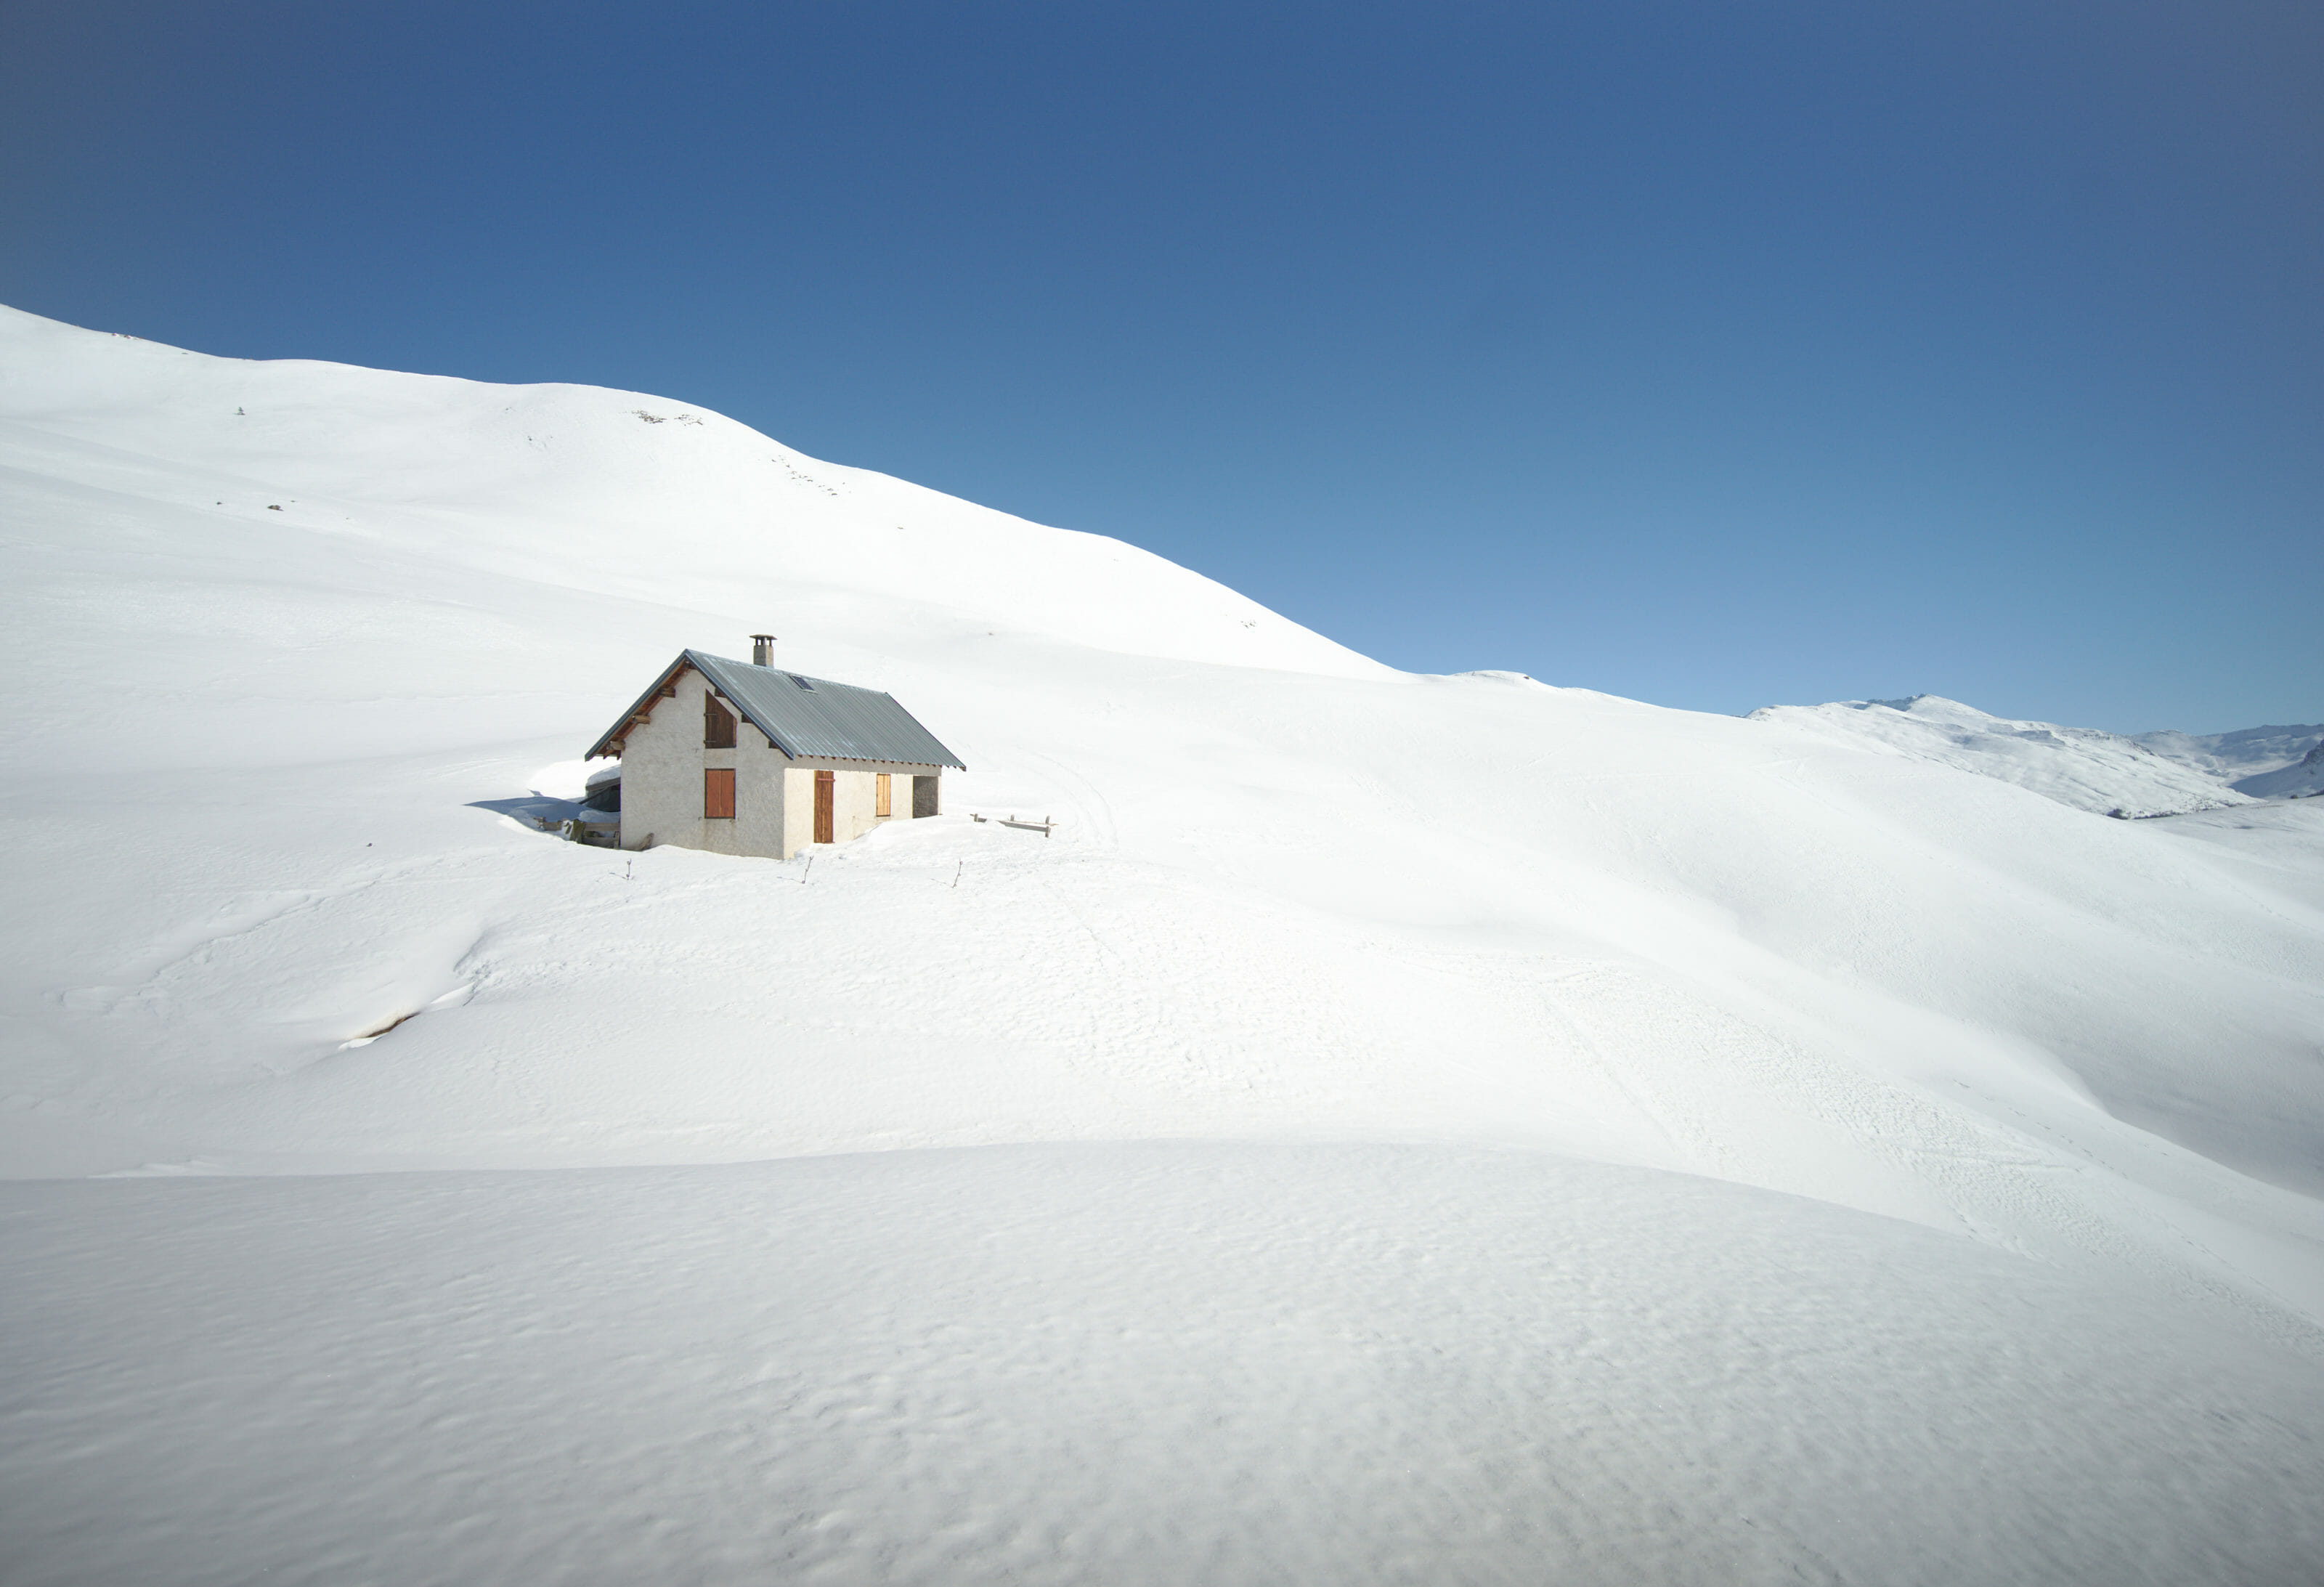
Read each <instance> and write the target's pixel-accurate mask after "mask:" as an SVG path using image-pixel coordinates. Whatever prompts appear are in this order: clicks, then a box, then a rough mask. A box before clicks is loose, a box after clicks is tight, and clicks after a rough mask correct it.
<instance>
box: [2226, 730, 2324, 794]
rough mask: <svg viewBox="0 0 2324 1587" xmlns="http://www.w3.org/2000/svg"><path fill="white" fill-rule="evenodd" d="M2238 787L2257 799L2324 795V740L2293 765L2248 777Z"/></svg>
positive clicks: (2237, 784)
mask: <svg viewBox="0 0 2324 1587" xmlns="http://www.w3.org/2000/svg"><path fill="white" fill-rule="evenodd" d="M2236 789H2237V790H2238V791H2240V792H2243V793H2247V794H2249V795H2251V796H2252V798H2257V799H2310V798H2315V797H2316V796H2317V795H2318V794H2324V743H2318V744H2317V745H2316V747H2315V748H2313V749H2311V750H2310V751H2309V752H2308V753H2307V754H2306V755H2304V756H2302V757H2301V759H2300V760H2299V761H2296V762H2294V763H2293V764H2292V765H2290V766H2285V767H2282V768H2280V769H2278V770H2273V771H2263V772H2261V773H2260V774H2259V775H2258V776H2256V777H2246V778H2244V779H2243V780H2241V781H2239V782H2237V783H2236Z"/></svg>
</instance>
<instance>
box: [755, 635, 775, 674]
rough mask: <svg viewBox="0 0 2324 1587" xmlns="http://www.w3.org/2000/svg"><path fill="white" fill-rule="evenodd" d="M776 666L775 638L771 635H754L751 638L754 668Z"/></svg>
mask: <svg viewBox="0 0 2324 1587" xmlns="http://www.w3.org/2000/svg"><path fill="white" fill-rule="evenodd" d="M774 664H775V636H774V635H773V634H771V633H754V634H752V636H751V665H752V666H753V667H772V666H773V665H774Z"/></svg>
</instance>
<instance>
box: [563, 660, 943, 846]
mask: <svg viewBox="0 0 2324 1587" xmlns="http://www.w3.org/2000/svg"><path fill="white" fill-rule="evenodd" d="M751 641H752V645H751V658H752V659H751V660H750V661H749V662H747V663H745V662H742V661H734V660H728V659H727V658H725V657H724V656H712V655H705V653H704V652H702V651H700V650H687V651H685V652H683V653H682V654H680V655H679V657H678V660H675V661H673V662H671V663H670V664H669V667H667V668H665V669H663V671H662V674H661V676H660V677H659V678H656V679H655V680H654V683H653V686H652V687H650V688H648V689H647V690H646V692H645V693H644V694H642V695H640V696H639V697H638V700H637V703H636V704H635V705H633V706H631V707H630V708H629V709H628V710H627V711H625V712H623V713H622V718H621V720H620V721H618V722H616V723H615V724H613V726H612V727H611V728H610V729H608V730H607V731H606V732H605V734H604V736H603V737H601V738H599V739H598V740H597V742H596V743H595V744H593V745H591V746H590V749H589V755H590V758H591V759H593V760H595V759H596V758H598V757H600V756H604V755H619V756H620V757H621V759H622V787H621V835H622V837H621V841H622V847H623V848H628V849H635V848H643V847H645V846H646V845H647V844H678V846H680V847H682V848H689V849H708V850H711V851H712V852H713V853H721V854H765V855H770V856H772V857H774V858H777V859H784V860H788V859H789V858H790V857H791V856H792V855H793V854H795V853H798V852H799V850H801V849H803V848H805V847H807V844H810V843H845V842H847V841H848V840H850V839H851V838H856V837H861V836H862V835H863V834H865V833H867V832H869V831H871V829H872V828H873V827H874V826H879V825H880V824H881V822H883V821H888V820H891V819H900V818H905V817H915V816H933V815H935V814H936V812H937V810H938V809H939V808H941V807H942V804H943V798H942V794H941V789H942V780H943V777H944V770H945V767H947V766H952V767H958V768H960V770H967V768H966V767H964V766H962V765H961V762H960V758H959V757H958V756H956V755H954V753H953V752H951V751H950V750H948V749H946V748H945V746H944V745H943V744H942V743H938V742H937V741H936V735H935V734H932V733H930V732H929V731H928V730H927V728H925V727H923V726H921V725H920V724H919V722H918V719H917V718H915V717H914V716H913V715H912V714H911V713H910V712H909V711H907V710H905V709H904V707H903V706H900V705H898V704H897V703H896V699H895V697H894V696H892V695H886V694H881V693H879V692H878V691H876V690H873V689H868V688H857V687H854V686H853V685H852V684H844V683H833V682H831V681H830V680H829V679H827V678H807V677H803V676H801V675H800V674H798V673H796V672H785V671H783V670H782V669H779V668H778V667H776V666H775V665H774V664H773V660H772V650H773V644H774V641H773V639H772V637H771V636H770V635H767V634H753V635H752V636H751Z"/></svg>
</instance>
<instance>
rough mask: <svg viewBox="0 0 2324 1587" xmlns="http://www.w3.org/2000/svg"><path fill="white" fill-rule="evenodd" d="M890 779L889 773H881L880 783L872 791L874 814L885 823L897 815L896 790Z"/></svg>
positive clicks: (872, 811) (872, 810) (872, 809)
mask: <svg viewBox="0 0 2324 1587" xmlns="http://www.w3.org/2000/svg"><path fill="white" fill-rule="evenodd" d="M888 778H889V773H887V772H885V771H882V772H881V773H879V783H878V785H877V786H876V787H875V788H874V789H872V797H871V813H872V814H873V815H874V816H877V817H880V819H881V820H882V821H885V820H886V819H887V818H888V817H890V816H892V815H894V814H895V813H896V807H895V803H894V800H895V798H896V794H895V789H894V787H893V786H892V785H891V784H890V782H889V780H888Z"/></svg>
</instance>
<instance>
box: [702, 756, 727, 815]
mask: <svg viewBox="0 0 2324 1587" xmlns="http://www.w3.org/2000/svg"><path fill="white" fill-rule="evenodd" d="M702 816H703V819H705V820H706V821H732V820H733V819H734V769H733V767H732V766H713V767H711V768H710V769H709V770H706V771H705V772H703V774H702Z"/></svg>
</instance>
